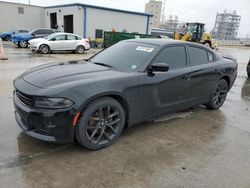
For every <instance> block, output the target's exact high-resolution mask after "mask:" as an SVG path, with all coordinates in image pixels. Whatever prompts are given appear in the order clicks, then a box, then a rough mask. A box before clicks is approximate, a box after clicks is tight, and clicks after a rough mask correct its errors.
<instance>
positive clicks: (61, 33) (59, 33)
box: [54, 32, 80, 37]
mask: <svg viewBox="0 0 250 188" xmlns="http://www.w3.org/2000/svg"><path fill="white" fill-rule="evenodd" d="M54 35H73V36H78V37H80V36H79V35H76V34H73V33H64V32H58V33H54Z"/></svg>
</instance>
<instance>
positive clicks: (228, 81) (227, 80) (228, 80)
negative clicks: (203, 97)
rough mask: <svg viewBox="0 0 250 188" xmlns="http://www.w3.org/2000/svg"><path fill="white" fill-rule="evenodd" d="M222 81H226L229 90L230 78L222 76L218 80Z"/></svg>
mask: <svg viewBox="0 0 250 188" xmlns="http://www.w3.org/2000/svg"><path fill="white" fill-rule="evenodd" d="M222 79H224V80H226V82H227V84H228V87H229V88H230V87H231V79H230V77H229V76H228V75H224V76H222V77H221V78H220V79H219V80H222Z"/></svg>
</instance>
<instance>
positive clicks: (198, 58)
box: [189, 47, 208, 66]
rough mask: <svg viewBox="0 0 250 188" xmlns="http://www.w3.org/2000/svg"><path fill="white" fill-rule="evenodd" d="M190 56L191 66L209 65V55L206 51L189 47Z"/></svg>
mask: <svg viewBox="0 0 250 188" xmlns="http://www.w3.org/2000/svg"><path fill="white" fill-rule="evenodd" d="M189 56H190V64H191V66H196V65H203V64H206V63H208V55H207V51H206V50H203V49H200V48H195V47H189Z"/></svg>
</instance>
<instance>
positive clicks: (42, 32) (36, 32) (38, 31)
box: [34, 29, 45, 35]
mask: <svg viewBox="0 0 250 188" xmlns="http://www.w3.org/2000/svg"><path fill="white" fill-rule="evenodd" d="M44 33H45V31H44V30H43V29H38V30H36V31H35V32H34V34H35V35H41V34H44Z"/></svg>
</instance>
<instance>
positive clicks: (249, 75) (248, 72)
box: [247, 60, 250, 78]
mask: <svg viewBox="0 0 250 188" xmlns="http://www.w3.org/2000/svg"><path fill="white" fill-rule="evenodd" d="M247 76H248V78H250V60H249V63H248V65H247Z"/></svg>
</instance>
